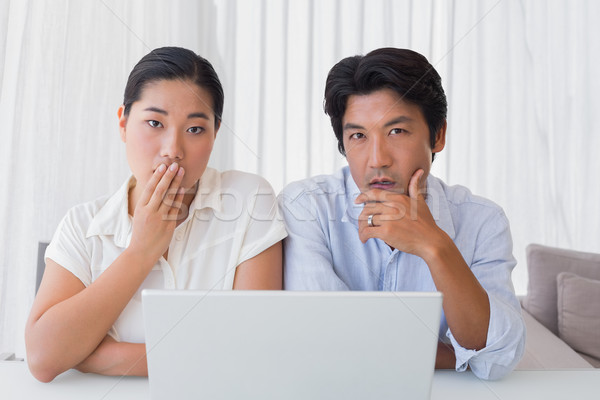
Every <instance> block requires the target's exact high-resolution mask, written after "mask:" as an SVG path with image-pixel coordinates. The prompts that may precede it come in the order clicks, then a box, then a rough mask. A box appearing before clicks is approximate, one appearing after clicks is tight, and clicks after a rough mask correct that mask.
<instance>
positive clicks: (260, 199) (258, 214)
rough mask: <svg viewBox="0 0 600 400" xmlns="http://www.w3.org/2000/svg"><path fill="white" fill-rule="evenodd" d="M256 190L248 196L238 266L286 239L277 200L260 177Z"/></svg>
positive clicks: (270, 188)
mask: <svg viewBox="0 0 600 400" xmlns="http://www.w3.org/2000/svg"><path fill="white" fill-rule="evenodd" d="M256 178H257V186H256V190H255V191H253V192H252V193H251V195H250V196H248V199H247V202H248V203H247V204H248V211H249V222H248V225H247V228H246V232H245V235H244V240H243V244H242V249H241V251H240V256H239V259H238V265H239V264H241V263H242V262H244V261H246V260H249V259H250V258H252V257H254V256H257V255H258V254H260V253H262V252H263V251H265V250H266V249H268V248H269V247H271V246H273V245H274V244H275V243H277V242H279V241H281V240H282V239H283V238H285V237H286V235H287V233H286V230H285V225H284V223H283V221H282V219H281V217H280V215H279V212H278V208H277V198H276V196H275V192H274V191H273V188H272V187H271V185H270V184H269V183H268V182H267V181H266V180H265V179H262V178H260V177H256Z"/></svg>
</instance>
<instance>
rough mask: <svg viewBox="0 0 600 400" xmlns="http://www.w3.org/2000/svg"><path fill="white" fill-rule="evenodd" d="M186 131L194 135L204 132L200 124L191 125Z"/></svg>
mask: <svg viewBox="0 0 600 400" xmlns="http://www.w3.org/2000/svg"><path fill="white" fill-rule="evenodd" d="M188 132H189V133H191V134H194V135H198V134H200V133H202V132H204V128H202V127H200V126H192V127H191V128H190V129H188Z"/></svg>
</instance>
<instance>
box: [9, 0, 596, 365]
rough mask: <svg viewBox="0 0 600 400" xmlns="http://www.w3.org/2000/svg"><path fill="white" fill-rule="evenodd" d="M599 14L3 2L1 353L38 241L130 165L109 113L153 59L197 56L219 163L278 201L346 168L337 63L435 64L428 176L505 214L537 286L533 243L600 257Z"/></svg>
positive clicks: (464, 6)
mask: <svg viewBox="0 0 600 400" xmlns="http://www.w3.org/2000/svg"><path fill="white" fill-rule="evenodd" d="M597 15H600V3H599V2H596V1H593V0H578V1H568V0H551V1H543V0H520V1H519V0H500V1H498V0H462V1H454V0H450V1H445V0H425V1H423V0H419V1H417V0H369V1H366V0H343V1H342V0H319V1H317V0H306V1H293V0H218V1H217V0H214V1H213V0H202V1H194V0H177V1H166V0H147V1H142V0H130V1H125V2H122V1H118V0H103V1H96V0H85V1H81V0H55V1H53V2H45V1H42V0H28V1H23V0H19V1H17V0H6V1H3V2H0V57H1V58H0V121H2V127H1V128H0V138H1V142H0V187H2V190H1V191H0V224H1V225H2V227H3V228H2V230H1V231H0V352H5V351H9V352H14V351H16V352H17V354H18V355H21V356H22V355H23V354H24V345H23V328H24V324H25V320H26V318H27V314H28V311H29V308H30V306H31V303H32V301H33V296H34V293H33V292H34V288H35V264H36V257H37V254H36V251H37V242H38V241H48V240H50V239H51V237H52V234H53V232H54V230H55V228H56V226H57V224H58V222H59V221H60V219H61V218H62V217H63V215H64V214H65V213H66V211H67V209H68V208H70V207H72V206H73V205H75V204H78V203H81V202H84V201H89V200H92V199H94V198H95V197H97V196H99V195H103V194H107V193H111V192H113V191H114V190H116V189H117V188H118V187H119V185H120V184H121V182H122V181H123V180H124V179H125V177H126V176H127V175H128V174H129V169H128V166H127V163H126V159H125V152H124V148H123V145H122V143H121V142H120V139H119V135H118V129H117V124H116V122H117V118H116V110H117V107H118V106H119V105H120V103H121V101H122V94H123V90H124V86H125V83H126V79H127V76H128V73H129V72H130V70H131V68H132V67H133V65H134V64H135V63H136V62H137V61H138V60H139V59H140V58H141V57H142V56H143V55H144V54H146V53H147V52H148V51H150V50H151V49H153V48H156V47H160V46H164V45H179V46H183V47H188V48H190V49H193V50H195V51H196V52H198V53H200V54H202V55H203V56H205V57H206V58H207V59H209V60H210V61H211V62H212V63H213V65H214V66H215V68H216V70H217V72H218V73H219V75H220V77H221V79H222V82H223V86H224V88H225V109H224V115H223V124H222V127H221V129H220V131H219V133H218V136H217V141H216V144H215V148H214V150H213V156H212V157H211V162H210V164H211V165H212V166H214V167H217V168H219V169H223V170H226V169H240V170H245V171H249V172H254V173H258V174H261V175H263V176H264V177H265V178H267V179H268V180H269V182H271V184H272V185H273V187H274V188H275V190H276V191H279V190H280V189H281V188H283V186H284V185H285V184H287V183H290V182H291V181H294V180H298V179H302V178H305V177H308V176H313V175H316V174H322V173H332V172H333V171H335V170H336V169H338V168H339V167H341V166H343V165H345V160H344V158H343V157H342V156H341V155H339V153H338V152H337V143H336V139H335V136H334V134H333V132H332V130H331V127H330V124H329V119H328V118H327V116H326V115H324V113H323V92H324V86H325V79H326V76H327V72H328V71H329V69H330V68H331V67H332V66H333V65H334V64H335V63H336V62H337V61H339V60H340V59H341V58H343V57H346V56H351V55H354V54H365V53H367V52H368V51H370V50H372V49H375V48H378V47H384V46H394V47H407V48H411V49H414V50H416V51H418V52H421V53H422V54H424V55H425V56H426V57H428V59H429V60H430V61H431V63H432V64H433V65H434V66H435V68H436V69H437V70H438V72H439V73H440V75H441V76H442V79H443V84H444V87H445V89H446V94H447V96H448V103H449V116H448V138H447V146H446V148H445V149H444V151H443V152H442V153H441V154H440V155H439V157H437V158H436V161H435V162H434V166H433V173H434V174H436V175H437V176H439V177H440V178H442V179H444V180H446V181H447V182H448V183H450V184H462V185H465V186H467V187H469V188H470V189H471V190H472V191H473V192H474V193H476V194H479V195H482V196H484V197H488V198H490V199H492V200H494V201H495V202H497V203H499V204H500V205H501V206H502V207H503V208H504V210H505V211H506V213H507V215H508V218H509V220H510V221H511V228H512V232H513V238H514V243H515V256H516V257H517V260H518V261H519V264H518V266H517V268H516V269H515V272H514V274H513V281H514V283H515V287H516V289H517V292H518V293H521V294H522V293H524V292H525V290H526V285H527V277H526V267H525V246H526V245H527V244H529V243H532V242H537V243H543V244H546V245H551V246H559V247H568V248H575V249H579V250H583V251H594V252H600V246H599V245H598V237H600V232H599V231H600V224H598V221H599V220H600V208H599V207H598V206H597V203H598V199H599V198H600V193H599V192H600V189H599V188H598V185H596V184H595V183H594V172H596V171H600V160H599V159H598V157H595V155H594V150H595V149H597V148H598V147H599V146H598V145H599V144H600V136H599V135H597V134H595V132H597V131H598V128H600V127H599V124H600V122H598V119H597V118H595V112H596V110H598V109H600V98H598V96H597V95H596V94H597V93H598V92H599V90H600V79H599V78H598V75H597V73H596V66H597V65H598V64H599V61H600V41H598V40H596V39H595V38H597V37H599V36H600V26H598V24H596V23H595V22H596V21H595V16H597Z"/></svg>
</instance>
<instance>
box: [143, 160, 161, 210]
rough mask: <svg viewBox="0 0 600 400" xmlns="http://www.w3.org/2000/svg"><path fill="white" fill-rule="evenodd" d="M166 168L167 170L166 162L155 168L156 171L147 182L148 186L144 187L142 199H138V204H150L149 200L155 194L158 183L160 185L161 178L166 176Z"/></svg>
mask: <svg viewBox="0 0 600 400" xmlns="http://www.w3.org/2000/svg"><path fill="white" fill-rule="evenodd" d="M166 170H167V166H166V165H165V164H160V165H159V166H158V168H156V170H154V173H153V174H152V176H151V177H150V180H149V181H148V183H147V184H146V187H145V188H144V191H143V192H142V195H141V197H140V199H139V200H138V204H140V205H142V206H145V205H146V204H148V202H149V201H150V199H151V198H152V195H153V194H154V190H155V189H156V185H158V182H160V180H161V178H162V177H163V176H164V173H165V171H166Z"/></svg>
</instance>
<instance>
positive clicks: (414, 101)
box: [25, 47, 525, 382]
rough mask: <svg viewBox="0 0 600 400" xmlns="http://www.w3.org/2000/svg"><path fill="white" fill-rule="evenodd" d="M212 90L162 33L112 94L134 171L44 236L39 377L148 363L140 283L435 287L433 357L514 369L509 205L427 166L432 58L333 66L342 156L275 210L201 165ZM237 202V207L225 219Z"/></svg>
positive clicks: (441, 98) (517, 326)
mask: <svg viewBox="0 0 600 400" xmlns="http://www.w3.org/2000/svg"><path fill="white" fill-rule="evenodd" d="M223 101H224V96H223V89H222V87H221V83H220V81H219V78H218V76H217V74H216V72H215V71H214V69H213V67H212V66H211V64H210V63H209V62H208V61H207V60H205V59H204V58H202V57H200V56H198V55H196V54H195V53H193V52H191V51H189V50H185V49H181V48H176V47H166V48H160V49H156V50H154V51H152V52H150V53H149V54H148V55H146V56H145V57H143V58H142V59H141V60H140V62H139V63H138V64H137V65H136V66H135V67H134V69H133V70H132V72H131V74H130V76H129V79H128V81H127V85H126V88H125V95H124V100H123V105H122V106H121V107H119V110H118V120H119V130H120V135H121V139H122V141H123V142H124V143H125V147H126V153H127V159H128V162H129V166H130V168H131V171H132V176H131V177H130V178H129V179H128V180H127V181H126V182H125V183H124V184H123V186H122V187H121V188H120V189H119V190H118V191H117V192H116V193H115V194H113V195H112V196H107V197H104V198H100V199H98V200H96V201H93V202H89V203H85V204H83V205H79V206H76V207H74V208H72V209H71V210H70V211H69V212H68V213H67V215H66V216H65V217H64V219H63V220H62V221H61V223H60V224H59V226H58V228H57V231H56V233H55V235H54V238H53V239H52V242H51V243H50V245H49V247H48V250H47V252H46V270H45V274H44V277H43V280H42V283H41V286H40V289H39V291H38V294H37V296H36V299H35V301H34V304H33V307H32V310H31V314H30V317H29V320H28V322H27V326H26V333H25V339H26V346H27V356H28V357H27V358H28V363H29V367H30V369H31V371H32V373H33V375H34V376H35V377H36V378H37V379H39V380H41V381H44V382H49V381H51V380H52V379H54V377H56V376H57V375H58V374H60V373H62V372H64V371H66V370H67V369H69V368H77V369H78V370H80V371H84V372H95V373H100V374H108V375H124V374H127V375H147V366H146V360H145V346H144V334H143V323H142V309H141V301H140V293H141V291H142V290H143V289H145V288H170V289H204V290H210V289H215V290H230V289H275V290H278V289H282V286H283V288H284V289H289V290H386V291H388V290H389V291H435V290H438V291H440V292H442V293H443V295H444V300H443V317H442V320H441V322H440V331H439V333H440V342H439V344H438V352H437V358H436V367H437V368H455V369H457V370H459V371H460V370H465V369H466V368H467V367H469V368H471V369H472V370H473V372H474V373H475V374H476V375H477V376H479V377H482V378H485V379H495V378H499V377H501V376H503V375H505V374H507V373H508V372H509V371H510V370H512V368H514V366H515V364H516V363H517V362H518V360H519V359H520V357H521V355H522V353H523V348H524V329H525V328H524V324H523V321H522V319H521V316H520V307H519V303H518V300H517V299H516V297H515V294H514V290H513V287H512V283H511V271H512V269H513V268H514V266H515V260H514V258H513V256H512V242H511V236H510V231H509V226H508V220H507V218H506V216H505V215H504V213H503V212H502V210H501V209H500V208H499V207H498V206H497V205H495V204H494V203H492V202H490V201H487V200H485V199H482V198H480V197H476V196H473V195H472V194H471V193H470V192H469V191H468V190H467V189H466V188H463V187H460V186H447V185H446V184H445V183H444V182H442V181H441V180H439V179H437V178H435V177H433V176H431V175H429V170H430V167H431V164H432V162H433V159H434V157H435V153H437V152H440V151H441V150H442V149H443V148H444V145H445V140H446V113H447V104H446V97H445V94H444V91H443V88H442V86H441V79H440V77H439V75H438V74H437V72H436V71H435V69H434V68H433V67H432V66H431V65H430V64H429V62H428V61H427V59H426V58H425V57H423V56H422V55H420V54H418V53H415V52H413V51H410V50H401V49H393V48H384V49H378V50H375V51H373V52H371V53H369V54H367V55H366V56H354V57H349V58H345V59H343V60H342V61H340V62H339V63H338V64H336V65H335V66H334V67H333V68H332V69H331V71H330V72H329V75H328V78H327V83H326V88H325V112H326V113H327V114H328V115H329V117H330V118H331V123H332V126H333V130H334V133H335V135H336V137H337V139H338V148H339V150H340V152H341V153H342V154H344V155H345V156H346V159H347V160H348V167H345V168H343V169H342V170H341V171H339V172H338V173H336V174H334V175H326V176H319V177H315V178H311V179H306V180H304V181H300V182H296V183H292V184H290V185H289V186H287V187H286V188H285V189H284V190H283V192H282V193H281V194H280V196H279V199H278V200H279V212H280V213H281V215H282V217H283V221H282V220H281V218H277V216H276V215H274V214H275V213H274V210H275V209H276V208H277V205H276V201H277V199H276V198H275V194H274V193H273V190H272V188H271V187H270V185H269V184H268V183H267V182H266V181H265V180H264V179H262V178H260V177H258V176H255V175H252V174H247V173H243V172H239V171H227V172H219V171H216V170H214V169H211V168H207V163H208V160H209V157H210V154H211V151H212V147H213V144H214V141H215V138H216V134H217V131H218V130H219V127H220V125H221V115H222V111H223ZM232 192H234V193H236V194H237V195H238V200H237V201H236V202H230V201H229V202H228V201H226V196H223V194H226V193H232ZM265 193H266V195H265ZM259 194H260V195H259ZM240 199H243V200H240ZM239 201H242V202H243V204H245V207H246V210H245V211H246V212H242V213H239V217H238V218H227V217H226V216H230V215H232V214H233V213H235V212H236V210H234V209H233V208H235V207H239V204H233V203H239ZM255 215H262V216H264V215H271V216H272V218H253V216H255ZM284 223H285V224H284ZM369 239H371V240H369ZM283 250H284V251H283Z"/></svg>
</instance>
